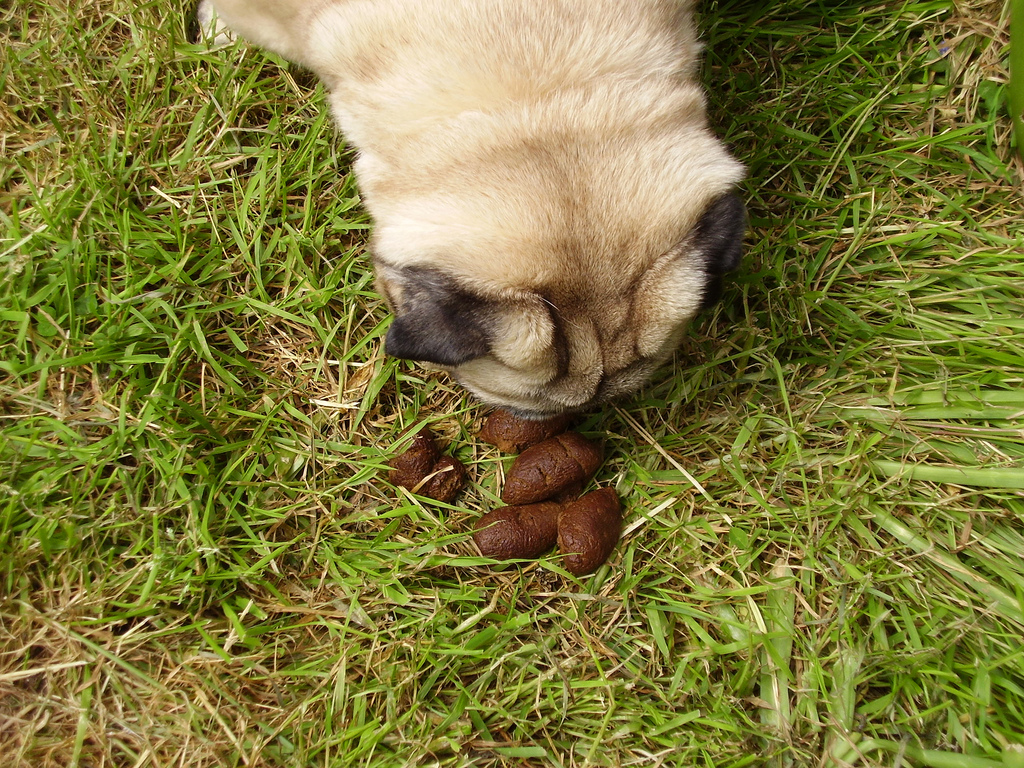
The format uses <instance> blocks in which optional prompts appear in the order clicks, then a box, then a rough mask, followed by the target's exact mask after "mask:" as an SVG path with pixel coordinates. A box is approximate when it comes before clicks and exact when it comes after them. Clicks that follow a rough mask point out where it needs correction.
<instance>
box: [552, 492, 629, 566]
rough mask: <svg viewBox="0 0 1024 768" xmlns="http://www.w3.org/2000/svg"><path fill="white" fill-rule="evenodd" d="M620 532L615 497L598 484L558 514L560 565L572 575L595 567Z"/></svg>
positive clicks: (616, 497)
mask: <svg viewBox="0 0 1024 768" xmlns="http://www.w3.org/2000/svg"><path fill="white" fill-rule="evenodd" d="M620 535H622V512H621V507H620V505H619V497H618V496H617V495H616V493H615V490H614V489H612V488H601V489H600V490H597V491H591V492H590V493H588V494H586V495H585V496H581V497H580V498H578V499H577V500H576V501H574V502H571V503H569V504H566V505H565V507H563V508H562V514H561V516H560V517H559V518H558V551H559V552H561V553H562V555H563V558H562V565H563V566H565V569H566V570H567V571H569V573H571V574H573V575H574V576H584V575H586V574H588V573H593V572H594V571H596V570H597V569H598V568H599V567H600V566H601V564H602V563H603V562H604V561H605V560H607V559H608V555H610V554H611V553H612V550H613V549H615V545H616V544H617V543H618V541H619V536H620Z"/></svg>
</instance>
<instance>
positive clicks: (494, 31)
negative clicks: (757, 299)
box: [199, 0, 745, 418]
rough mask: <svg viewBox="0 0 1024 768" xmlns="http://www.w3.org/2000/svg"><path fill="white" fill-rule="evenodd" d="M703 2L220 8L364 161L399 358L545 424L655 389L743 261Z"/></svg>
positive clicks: (215, 12) (208, 6)
mask: <svg viewBox="0 0 1024 768" xmlns="http://www.w3.org/2000/svg"><path fill="white" fill-rule="evenodd" d="M692 6H693V2H691V0H203V2H202V4H201V7H200V11H199V15H200V21H201V23H203V24H204V25H205V26H206V27H207V29H208V31H210V30H212V31H214V32H216V30H217V29H221V27H220V26H219V25H226V27H227V28H228V29H229V30H231V31H232V32H233V33H236V34H238V35H240V36H242V37H244V38H246V39H247V40H249V41H250V42H252V43H255V44H257V45H260V46H263V47H265V48H267V49H269V50H271V51H274V52H276V53H278V54H280V55H282V56H284V57H285V58H287V59H290V60H292V61H294V62H296V63H298V64H301V65H304V66H305V67H307V68H309V69H311V70H312V71H313V72H314V73H316V74H317V75H318V76H319V77H320V78H321V80H322V81H323V83H324V86H325V88H326V91H327V93H328V99H329V103H330V107H331V110H332V112H333V114H334V117H335V118H336V121H337V123H338V124H339V126H340V128H341V130H342V132H343V133H344V135H345V137H346V138H347V139H348V141H349V142H350V143H351V144H352V145H353V146H354V147H355V148H356V150H357V159H356V161H355V163H354V171H355V173H356V177H357V179H358V183H359V187H360V190H361V193H362V196H363V200H364V202H365V205H366V208H367V210H368V212H369V213H370V215H371V217H372V218H373V221H374V230H373V234H372V237H371V241H370V251H371V253H372V259H373V263H374V267H375V271H376V276H377V284H378V287H379V290H380V292H381V293H382V294H383V296H384V297H385V300H386V301H387V303H388V305H389V307H390V309H391V310H392V312H393V313H394V319H393V321H392V323H391V326H390V328H389V330H388V332H387V336H386V339H385V352H386V353H388V354H390V355H393V356H395V357H398V358H405V359H408V360H413V361H419V362H421V363H428V364H433V365H435V366H439V367H441V368H443V369H445V370H447V371H449V372H450V374H451V375H452V376H453V377H454V378H455V379H456V380H457V381H458V382H459V383H460V384H462V385H463V386H464V387H465V388H466V389H468V390H469V391H470V392H471V393H473V394H474V395H476V396H477V397H478V398H479V399H480V400H482V401H484V402H485V403H489V404H493V405H497V406H501V407H504V408H507V409H509V410H511V411H512V412H513V413H516V414H518V415H520V416H523V417H535V418H543V417H546V416H550V415H553V414H556V413H560V412H565V411H578V410H583V409H588V408H591V407H592V406H594V405H596V404H599V403H602V402H604V401H606V400H608V399H609V398H612V397H615V396H618V395H623V394H625V393H629V392H632V391H634V390H636V389H637V388H639V387H640V386H641V385H642V384H643V383H644V382H645V381H646V380H647V379H648V378H649V376H650V374H651V373H652V371H653V370H654V369H655V368H656V367H657V366H659V365H660V364H661V363H663V362H664V361H665V360H666V359H667V358H669V357H670V356H671V354H672V352H673V350H674V349H675V348H676V347H677V346H678V344H679V342H680V338H681V336H682V334H683V332H684V329H685V328H686V325H687V323H688V321H690V319H691V318H693V316H694V315H695V314H696V313H697V312H698V311H699V310H700V309H701V308H703V307H705V306H707V305H708V304H709V303H710V302H712V301H713V300H715V299H716V298H717V293H718V290H719V286H720V283H721V278H722V275H723V274H725V273H726V272H729V271H731V270H733V269H735V268H736V267H737V265H738V263H739V261H740V257H741V250H742V239H743V235H744V230H745V209H744V206H743V203H742V202H741V200H740V198H739V196H738V194H737V185H738V184H739V183H740V182H741V180H742V179H743V176H744V169H743V167H742V165H741V164H740V163H739V162H737V161H736V160H735V159H734V158H733V157H731V156H730V154H729V152H728V151H727V150H726V148H725V147H724V146H723V145H722V143H721V142H720V141H719V140H718V139H716V137H715V136H714V135H713V133H712V131H711V130H710V128H709V126H708V121H707V117H706V110H705V96H704V93H703V91H702V89H701V87H700V86H699V84H698V82H697V80H696V74H697V66H698V58H699V52H700V45H699V43H698V40H697V36H696V32H695V23H694V18H693V7H692Z"/></svg>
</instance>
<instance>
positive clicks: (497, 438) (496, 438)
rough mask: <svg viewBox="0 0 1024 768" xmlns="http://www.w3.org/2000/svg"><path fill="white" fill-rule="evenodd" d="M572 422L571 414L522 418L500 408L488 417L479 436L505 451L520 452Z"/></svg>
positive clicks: (557, 432) (567, 426) (563, 429)
mask: <svg viewBox="0 0 1024 768" xmlns="http://www.w3.org/2000/svg"><path fill="white" fill-rule="evenodd" d="M571 423H572V416H570V415H569V414H559V415H557V416H552V417H551V418H550V419H540V420H538V419H521V418H519V417H518V416H515V415H513V414H512V413H510V412H509V411H506V410H504V409H502V408H499V409H498V410H496V411H494V412H493V413H492V414H491V415H490V416H488V417H487V421H485V422H484V425H483V427H482V428H481V429H480V433H479V435H478V436H479V438H480V439H481V440H483V441H484V442H485V443H490V444H491V445H496V446H497V447H498V448H499V449H500V450H502V451H504V452H505V453H520V452H521V451H523V450H525V449H527V448H529V447H530V446H531V445H536V444H537V443H540V442H543V441H544V440H547V439H548V438H550V437H554V436H555V435H557V434H560V433H562V432H565V430H567V429H568V428H569V425H570V424H571Z"/></svg>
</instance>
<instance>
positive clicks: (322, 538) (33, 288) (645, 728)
mask: <svg viewBox="0 0 1024 768" xmlns="http://www.w3.org/2000/svg"><path fill="white" fill-rule="evenodd" d="M1018 5H1019V3H1018ZM765 8H766V6H765V5H764V4H758V3H750V2H741V1H740V0H719V1H718V2H717V3H715V2H709V3H707V4H706V5H705V7H704V9H703V17H702V26H703V29H704V37H705V39H706V41H707V43H708V47H707V51H706V67H705V76H706V81H707V83H708V86H709V90H710V98H711V108H712V114H713V119H714V122H715V124H716V125H717V126H719V130H720V132H721V133H722V135H723V136H725V137H726V139H727V140H728V141H729V142H730V144H731V145H732V146H733V147H734V148H735V151H736V153H737V154H738V156H739V157H741V158H742V159H743V160H744V162H745V163H746V164H747V166H748V168H749V172H750V180H749V182H748V183H747V185H746V189H745V194H746V197H747V199H748V201H749V206H750V218H751V232H750V236H749V249H748V250H749V255H748V257H747V259H746V261H745V264H744V269H743V270H742V271H741V272H740V273H739V274H738V275H737V276H736V278H735V280H733V281H732V282H731V283H730V285H729V286H728V288H727V291H726V294H725V300H724V302H723V303H722V305H720V306H719V307H718V308H717V309H716V310H715V311H714V312H713V313H710V314H708V315H707V316H705V317H703V318H701V320H700V321H699V322H698V323H697V324H696V325H695V326H694V327H693V329H692V331H691V333H690V334H689V336H688V338H687V340H686V342H685V344H684V347H683V348H682V349H681V351H680V352H679V354H678V355H677V359H676V361H675V365H674V366H672V367H670V368H666V369H665V370H664V371H662V372H660V373H659V375H658V376H657V377H656V380H655V381H654V382H653V383H652V384H651V386H650V387H648V388H647V389H646V390H644V392H642V393H641V394H640V395H638V396H636V397H634V398H631V399H627V400H624V401H622V402H620V403H617V404H616V405H615V406H614V407H611V408H609V409H607V410H606V411H604V412H600V413H594V414H591V415H589V416H588V417H587V418H586V420H585V421H584V423H583V425H582V429H583V430H584V431H585V432H587V433H588V434H591V435H594V436H599V437H602V438H603V439H604V441H605V444H606V448H607V454H608V457H609V458H608V461H607V463H606V465H605V467H604V468H603V469H602V471H601V474H600V479H601V481H602V482H603V483H608V484H614V485H615V486H616V487H617V488H618V489H619V491H620V493H621V495H622V497H623V499H624V502H625V506H626V509H627V519H626V535H625V536H624V539H623V541H622V543H621V544H620V546H619V547H618V548H617V550H616V552H615V553H614V555H613V556H612V559H611V560H610V562H609V563H608V565H607V566H605V567H603V568H602V569H601V570H600V571H599V572H598V573H597V574H595V575H594V576H592V577H588V578H585V579H582V580H575V579H572V578H569V577H567V576H566V575H565V574H564V572H563V571H562V570H561V569H560V568H559V567H558V563H557V559H556V558H545V559H543V560H542V561H541V562H540V563H539V564H536V565H530V566H528V567H524V568H521V569H520V568H517V567H512V568H507V569H504V570H500V569H495V568H493V567H491V566H490V565H489V564H488V563H487V562H486V561H483V560H482V559H481V558H479V557H478V556H477V555H476V554H475V552H474V550H473V548H472V546H471V543H470V542H469V540H468V536H467V531H468V529H469V526H470V525H471V523H472V521H473V520H474V519H475V518H476V517H477V516H478V515H479V514H480V512H482V511H484V510H486V509H490V508H493V507H494V506H495V504H496V493H497V490H498V488H499V482H500V476H501V471H502V467H503V465H507V459H502V458H501V457H499V456H498V455H497V454H496V453H495V452H494V451H493V450H492V449H489V448H487V447H486V446H484V445H482V444H480V443H479V442H477V441H476V440H475V439H474V434H475V430H476V428H477V426H478V424H479V419H480V417H481V415H482V409H481V408H480V407H479V406H478V405H477V404H475V403H473V402H472V401H470V400H469V399H467V398H466V397H464V395H463V394H462V393H461V392H460V391H458V390H457V389H456V388H455V387H453V386H452V385H451V383H450V382H449V381H448V380H446V379H445V378H443V377H440V376H436V375H433V374H428V373H425V372H422V371H420V370H418V369H416V368H414V367H411V366H407V365H406V364H404V363H397V362H396V361H393V360H390V359H387V358H384V357H383V356H382V354H381V338H382V333H383V330H384V329H385V328H386V323H387V315H386V312H385V310H384V308H383V306H382V304H381V302H380V300H379V299H378V298H377V296H376V295H375V294H374V292H373V278H372V275H371V273H370V271H369V268H368V260H367V258H366V256H365V253H364V243H365V236H366V230H367V228H368V227H369V221H368V218H367V217H366V215H365V213H363V211H362V209H361V208H360V206H359V196H358V190H357V188H356V186H355V184H354V182H353V180H352V178H351V177H350V176H349V175H348V164H349V161H350V159H351V155H350V153H349V151H348V150H347V149H346V148H345V145H344V144H343V142H342V141H341V139H340V138H339V137H338V135H337V133H336V131H335V130H334V129H333V128H332V127H331V125H330V122H329V119H328V117H327V114H326V110H325V106H324V100H323V94H322V91H321V90H320V89H319V87H317V86H316V84H315V83H313V82H311V81H310V79H309V78H308V76H306V75H305V74H304V73H302V72H301V71H297V70H290V69H289V68H288V67H287V66H286V65H283V64H282V62H280V61H279V60H277V59H274V58H272V57H268V56H266V55H265V54H263V53H260V52H258V51H255V50H249V49H245V48H244V47H229V48H222V49H218V50H208V49H206V48H205V47H202V46H195V45H190V44H188V43H187V42H186V41H185V35H184V28H185V23H184V20H183V14H181V13H179V11H181V9H180V8H178V7H177V6H176V5H174V7H171V8H168V7H167V6H166V5H165V4H156V3H141V4H140V3H128V2H126V0H77V1H75V2H69V3H45V2H42V0H25V1H24V2H21V3H17V4H13V5H12V4H7V5H6V6H4V7H3V9H2V10H0V35H2V40H0V45H2V49H3V51H4V53H3V55H2V57H0V94H2V97H0V142H2V145H0V238H2V239H0V345H2V347H3V349H4V355H3V359H2V361H0V429H2V430H3V439H2V440H0V555H2V559H0V754H2V755H4V756H5V757H7V759H8V764H9V765H11V766H12V768H21V767H22V766H25V767H28V766H31V767H32V768H36V767H37V766H82V767H83V768H84V767H85V766H101V765H104V766H106V765H109V766H161V767H162V766H189V767H190V768H192V767H197V766H234V765H253V766H263V765H265V766H311V765H332V766H359V765H367V766H370V765H372V766H392V765H393V766H420V765H423V766H427V765H436V766H445V767H448V766H619V765H640V766H658V765H665V766H670V765H671V766H686V767H689V766H716V767H717V766H743V765H755V766H760V765H765V766H803V765H814V766H834V767H836V768H839V767H840V766H893V765H903V766H955V767H956V768H960V767H961V766H962V767H964V768H970V767H971V766H978V767H979V768H984V767H986V766H995V765H1003V764H1005V765H1019V764H1020V763H1021V761H1022V760H1024V755H1022V754H1021V750H1022V746H1021V745H1022V744H1024V641H1022V633H1024V556H1022V553H1024V495H1022V489H1021V485H1022V478H1024V439H1022V435H1024V277H1022V266H1021V265H1022V256H1024V216H1022V215H1021V207H1022V192H1024V187H1022V177H1024V167H1022V163H1021V158H1020V156H1019V155H1016V154H1014V153H1013V145H1012V142H1011V135H1012V120H1011V109H1010V103H1011V101H1012V99H1013V98H1014V96H1013V95H1012V94H1011V91H1010V86H1009V85H1008V83H1009V74H1008V66H1009V47H1008V42H1009V7H1008V5H1007V4H1004V3H1003V2H989V1H988V0H967V2H953V0H923V1H922V2H912V1H909V2H899V3H875V4H871V3H863V2H842V3H809V2H806V1H805V0H784V1H783V2H780V3H775V4H771V5H770V7H768V10H766V9H765ZM1017 27H1018V31H1019V27H1020V24H1019V23H1018V24H1017ZM1017 74H1019V73H1017ZM1015 84H1016V85H1019V84H1020V78H1019V77H1017V78H1016V83H1015ZM1019 91H1020V89H1019V88H1018V91H1017V93H1018V94H1019ZM1018 113H1019V109H1018ZM424 422H426V423H430V424H432V426H433V428H434V429H435V431H436V432H437V433H438V434H439V436H440V437H441V439H442V440H443V441H444V442H445V443H446V444H447V445H448V446H450V447H451V448H452V449H454V450H455V452H456V453H457V454H458V455H459V456H460V457H461V458H463V459H464V460H465V461H466V462H467V463H468V464H469V465H470V468H471V472H472V475H473V478H474V482H473V485H472V486H471V488H470V490H468V491H467V492H465V493H464V494H463V496H462V497H461V498H460V499H459V501H458V504H457V505H456V506H455V507H452V508H448V507H442V506H439V505H436V504H431V503H426V502H424V501H423V500H421V499H417V498H415V497H411V496H409V495H407V494H399V493H397V492H396V490H395V489H394V488H392V487H390V486H389V484H388V483H387V480H386V475H385V473H384V472H382V468H383V467H384V466H385V463H386V461H387V459H388V458H389V456H390V455H391V453H392V446H393V445H394V444H396V443H397V442H398V441H399V440H400V436H401V434H402V432H403V430H406V429H407V428H409V427H411V426H414V425H417V424H421V423H424ZM1004 760H1005V763H1004ZM1014 761H1017V762H1014Z"/></svg>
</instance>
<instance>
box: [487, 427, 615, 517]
mask: <svg viewBox="0 0 1024 768" xmlns="http://www.w3.org/2000/svg"><path fill="white" fill-rule="evenodd" d="M603 458H604V455H603V453H602V451H601V446H600V445H598V444H597V443H595V442H592V441H591V440H587V438H585V437H583V436H582V435H579V434H577V433H576V432H565V433H563V434H561V435H556V436H555V437H551V438H548V439H547V440H544V441H543V442H540V443H537V445H535V446H533V447H532V448H527V449H526V450H525V451H523V452H522V453H521V454H519V456H518V457H517V458H516V460H515V462H514V463H513V464H512V467H511V469H509V471H508V475H507V476H506V478H505V488H504V490H503V491H502V494H501V500H502V501H503V502H505V503H506V504H508V505H510V506H518V505H520V504H533V503H535V502H538V501H544V500H545V499H550V498H552V497H554V496H558V495H559V494H561V493H562V492H563V491H565V490H566V489H569V488H572V487H573V486H580V487H582V485H583V484H585V483H586V482H587V481H588V480H589V479H590V477H591V476H592V475H593V474H594V473H595V472H596V471H597V468H598V467H600V466H601V461H602V460H603Z"/></svg>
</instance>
